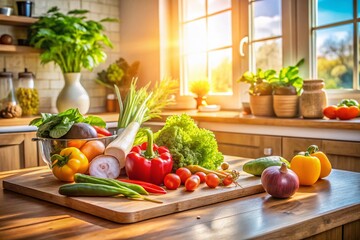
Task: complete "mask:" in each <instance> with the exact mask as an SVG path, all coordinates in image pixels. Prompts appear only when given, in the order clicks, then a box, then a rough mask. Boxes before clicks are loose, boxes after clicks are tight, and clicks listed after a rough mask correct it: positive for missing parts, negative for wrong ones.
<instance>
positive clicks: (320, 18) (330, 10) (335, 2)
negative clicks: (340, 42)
mask: <svg viewBox="0 0 360 240" xmlns="http://www.w3.org/2000/svg"><path fill="white" fill-rule="evenodd" d="M317 10H318V12H317V15H316V22H317V24H316V25H317V26H322V25H325V24H329V23H334V22H341V21H344V20H349V19H352V18H353V0H341V1H339V0H318V1H317Z"/></svg>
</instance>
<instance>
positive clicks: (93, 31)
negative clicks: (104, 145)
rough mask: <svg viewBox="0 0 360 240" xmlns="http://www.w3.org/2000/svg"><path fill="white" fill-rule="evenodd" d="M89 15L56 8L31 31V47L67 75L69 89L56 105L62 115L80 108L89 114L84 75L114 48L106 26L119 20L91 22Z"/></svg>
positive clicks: (44, 62) (85, 11)
mask: <svg viewBox="0 0 360 240" xmlns="http://www.w3.org/2000/svg"><path fill="white" fill-rule="evenodd" d="M88 12H89V11H88V10H72V11H69V12H68V13H67V14H63V13H61V12H60V10H59V8H58V7H52V8H51V9H49V10H48V11H47V12H46V13H45V14H44V15H42V16H41V17H40V18H39V20H38V21H36V22H35V23H34V24H32V25H31V26H30V28H29V32H28V39H29V42H30V45H31V46H33V47H35V48H39V49H41V50H42V53H41V55H40V60H41V63H42V64H47V63H50V62H54V63H55V64H56V65H58V66H59V67H60V69H61V71H62V73H63V75H64V79H65V86H64V88H63V89H62V90H61V92H60V94H59V96H58V98H57V101H56V106H57V109H58V111H59V112H62V111H65V110H66V109H69V108H78V109H79V110H80V112H81V113H83V114H84V113H86V112H87V111H88V110H89V107H90V99H89V96H88V94H87V92H86V90H85V89H84V88H83V86H82V85H81V83H80V78H81V74H80V72H81V70H82V69H88V70H90V71H91V70H93V69H94V68H95V67H96V66H98V65H99V64H100V63H102V62H104V61H105V60H106V57H107V56H106V53H105V52H104V48H105V47H112V43H111V41H110V40H109V38H108V37H107V36H106V35H105V34H104V26H103V25H102V23H103V22H112V21H117V20H115V19H110V18H106V19H102V20H100V21H93V20H87V19H86V16H85V14H87V13H88Z"/></svg>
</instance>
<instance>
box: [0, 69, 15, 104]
mask: <svg viewBox="0 0 360 240" xmlns="http://www.w3.org/2000/svg"><path fill="white" fill-rule="evenodd" d="M9 104H11V105H16V98H15V94H14V87H13V74H12V73H11V72H6V69H5V68H4V71H3V72H0V110H2V109H4V108H5V107H6V106H7V105H9Z"/></svg>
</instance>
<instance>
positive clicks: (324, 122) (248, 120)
mask: <svg viewBox="0 0 360 240" xmlns="http://www.w3.org/2000/svg"><path fill="white" fill-rule="evenodd" d="M181 113H187V114H189V115H190V116H191V117H193V118H194V119H195V120H197V121H203V122H216V123H237V124H252V125H269V126H287V127H309V128H326V129H348V130H360V118H356V119H352V120H348V121H344V120H328V119H302V118H276V117H255V116H253V115H245V114H242V113H240V112H236V111H219V112H198V111H196V110H183V111H180V110H177V111H164V112H163V113H162V114H161V116H162V118H161V119H153V120H152V121H155V122H156V121H165V119H166V117H168V116H171V115H174V114H181ZM92 115H97V116H100V117H102V118H103V119H104V120H105V121H106V122H117V119H118V114H117V113H94V114H92ZM33 118H34V117H23V118H14V119H0V127H7V126H20V125H23V126H26V125H28V124H29V123H30V121H31V120H32V119H33Z"/></svg>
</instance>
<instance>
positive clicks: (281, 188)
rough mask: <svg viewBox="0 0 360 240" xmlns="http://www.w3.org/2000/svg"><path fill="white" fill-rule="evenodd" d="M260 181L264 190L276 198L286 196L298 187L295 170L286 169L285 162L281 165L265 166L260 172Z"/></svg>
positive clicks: (293, 192)
mask: <svg viewBox="0 0 360 240" xmlns="http://www.w3.org/2000/svg"><path fill="white" fill-rule="evenodd" d="M261 183H262V185H263V187H264V189H265V191H266V192H267V193H268V194H270V195H271V196H273V197H276V198H288V197H291V196H292V195H294V194H295V192H296V191H297V190H298V189H299V178H298V176H297V175H296V173H295V172H293V171H292V170H290V169H287V167H286V164H285V163H282V165H281V167H279V166H272V167H268V168H266V169H265V170H264V171H263V173H262V174H261Z"/></svg>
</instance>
